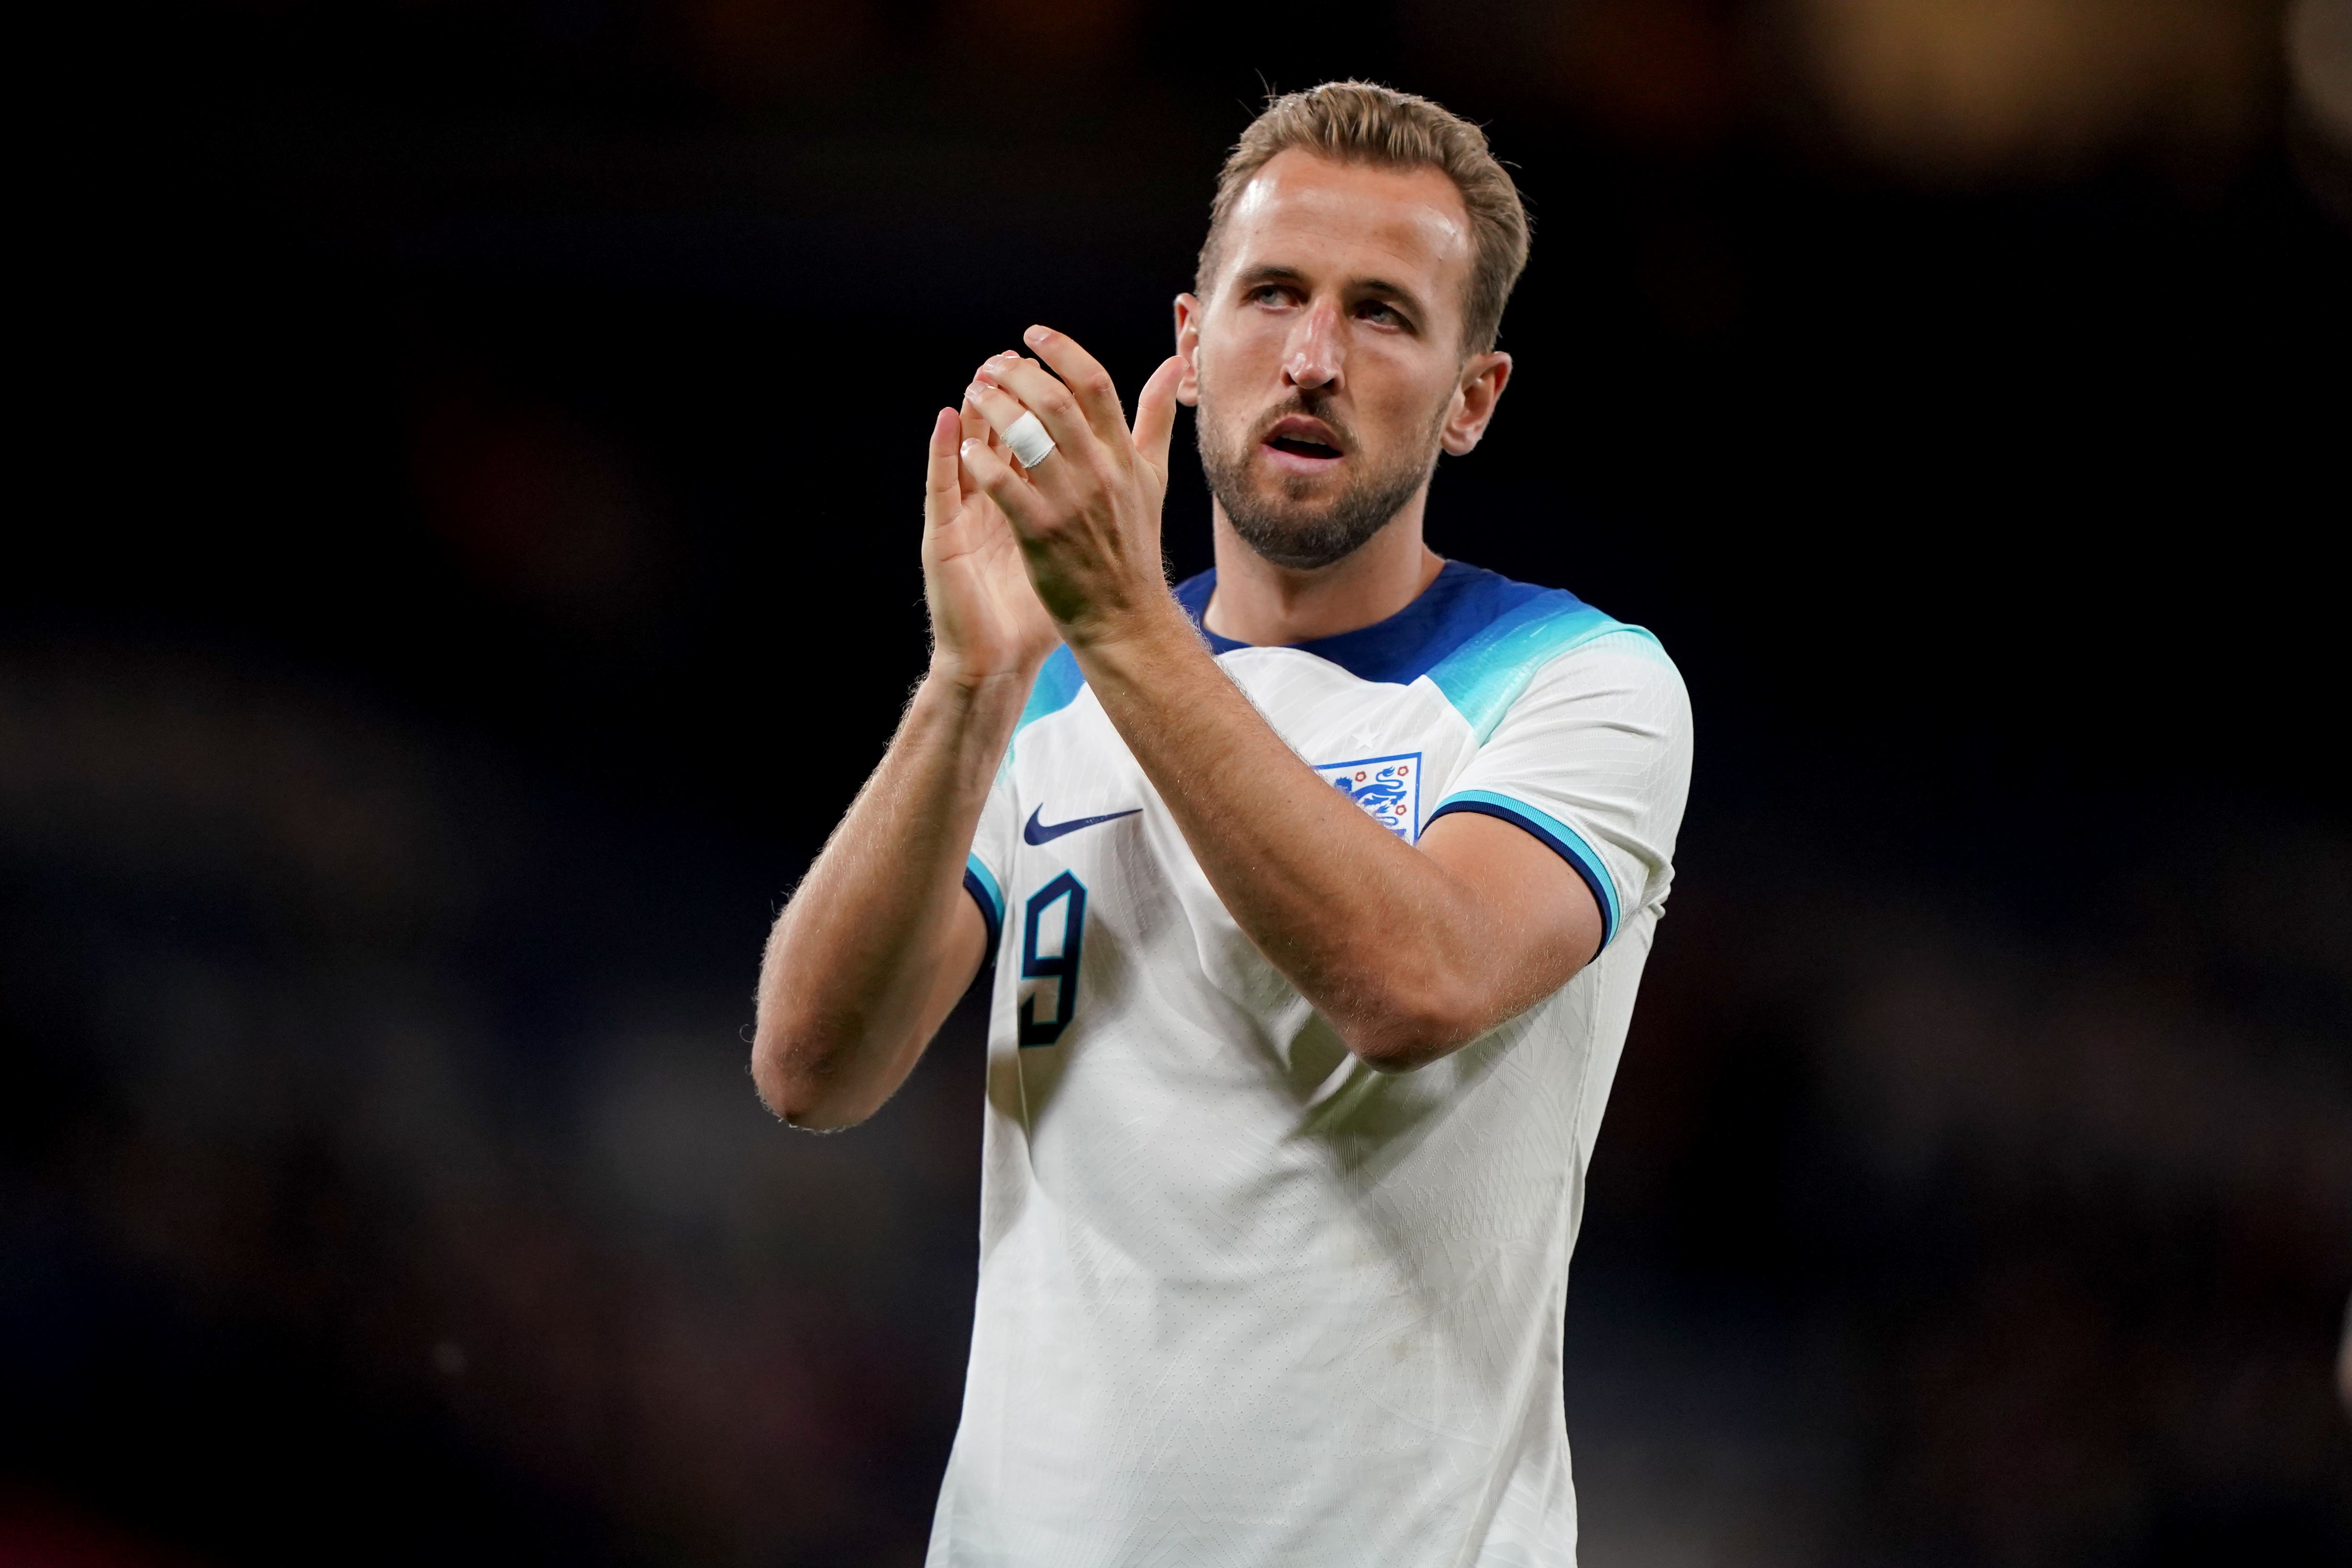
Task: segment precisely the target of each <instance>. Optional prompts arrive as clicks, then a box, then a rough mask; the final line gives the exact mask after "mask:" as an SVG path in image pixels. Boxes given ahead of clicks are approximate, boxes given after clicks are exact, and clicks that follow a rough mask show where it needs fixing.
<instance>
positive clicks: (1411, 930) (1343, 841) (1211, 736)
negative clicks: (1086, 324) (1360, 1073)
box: [962, 332, 1601, 1071]
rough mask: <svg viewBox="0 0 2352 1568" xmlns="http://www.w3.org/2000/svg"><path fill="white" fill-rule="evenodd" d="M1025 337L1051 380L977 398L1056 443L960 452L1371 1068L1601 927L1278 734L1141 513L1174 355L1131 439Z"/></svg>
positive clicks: (1506, 846) (1237, 889) (982, 384)
mask: <svg viewBox="0 0 2352 1568" xmlns="http://www.w3.org/2000/svg"><path fill="white" fill-rule="evenodd" d="M1030 341H1031V343H1032V345H1033V346H1034V347H1035V348H1036V350H1037V351H1038V352H1039V354H1040V355H1041V356H1043V357H1044V358H1045V360H1046V361H1047V362H1048V363H1050V364H1051V365H1052V366H1053V367H1054V369H1055V371H1059V372H1060V374H1061V376H1062V377H1063V381H1056V380H1055V378H1054V377H1053V376H1050V375H1047V374H1046V373H1045V371H1044V370H1043V369H1042V368H1040V367H1038V366H1036V365H1034V364H1030V363H1027V362H1026V361H1019V360H1015V359H1012V358H1009V357H1001V358H1000V359H998V360H995V361H990V363H989V365H988V366H985V367H983V369H982V373H981V376H980V380H979V383H978V384H977V386H976V387H975V392H976V394H977V395H976V400H975V401H976V405H977V406H978V407H980V408H981V410H982V412H983V413H985V414H986V415H987V417H988V419H989V422H990V423H991V424H992V425H994V426H995V427H997V428H998V429H1000V430H1002V429H1005V428H1009V427H1010V425H1011V423H1012V422H1013V420H1014V419H1017V418H1018V417H1019V416H1020V413H1021V412H1022V411H1023V410H1024V409H1025V410H1027V411H1029V412H1033V413H1035V414H1036V415H1037V417H1038V419H1039V420H1040V421H1042V422H1043V423H1045V427H1046V430H1047V432H1048V433H1049V434H1051V435H1052V436H1053V437H1054V440H1055V444H1056V447H1057V452H1056V454H1055V456H1053V457H1050V458H1048V459H1046V460H1045V463H1043V464H1042V465H1040V466H1039V467H1038V468H1037V469H1036V470H1035V471H1034V473H1024V472H1022V471H1019V470H1016V469H1015V468H1013V466H1012V465H1010V464H1009V463H1007V462H1005V461H1004V460H1003V458H1002V457H1001V456H999V455H998V454H997V453H996V452H995V451H993V450H992V449H991V448H990V447H989V446H988V445H987V444H982V443H975V442H967V443H966V444H964V447H963V451H962V459H963V464H964V466H965V469H966V471H967V472H968V473H969V474H970V475H971V476H972V478H973V480H974V482H975V483H977V484H978V485H979V486H981V487H982V488H983V489H985V490H986V491H987V493H988V494H989V495H990V496H992V497H994V498H995V499H996V501H997V503H998V505H999V506H1000V507H1003V510H1004V512H1005V514H1006V515H1007V516H1008V517H1010V518H1011V519H1012V522H1013V529H1014V531H1015V533H1016V534H1017V535H1018V536H1019V538H1020V539H1021V542H1022V547H1023V549H1024V554H1025V557H1026V559H1027V562H1028V567H1029V570H1030V573H1031V575H1032V578H1033V579H1034V581H1035V582H1036V584H1037V591H1038V597H1039V598H1040V600H1041V601H1043V602H1044V603H1045V606H1046V608H1047V609H1048V611H1049V612H1051V613H1052V614H1053V616H1054V619H1055V622H1056V624H1057V625H1058V626H1059V628H1060V631H1061V634H1062V637H1063V640H1064V641H1065V642H1066V643H1068V644H1069V646H1070V650H1071V652H1072V653H1074V654H1075V655H1076V658H1077V661H1078V664H1079V666H1080V668H1082V669H1083V670H1084V671H1085V672H1086V674H1087V684H1088V685H1089V686H1090V687H1091V688H1092V689H1093V690H1094V692H1095V694H1096V695H1097V698H1098V699H1099V700H1100V701H1101V703H1102V705H1103V708H1104V711H1105V712H1106V713H1107V714H1108V716H1109V717H1110V719H1111V722H1112V723H1113V724H1114V725H1115V726H1117V727H1118V731H1119V734H1120V736H1121V737H1123V738H1124V739H1125V740H1126V741H1127V743H1128V746H1129V749H1130V750H1132V751H1133V752H1134V754H1135V757H1136V759H1137V760H1138V762H1139V763H1140V764H1141V765H1142V767H1143V769H1144V771H1145V773H1146V774H1147V775H1149V776H1150V779H1151V781H1152V783H1153V784H1154V785H1155V786H1156V787H1157V788H1158V789H1159V790H1160V796H1161V798H1162V799H1163V800H1166V801H1167V803H1168V806H1169V809H1170V810H1171V812H1173V814H1174V815H1175V818H1176V821H1177V823H1178V825H1179V826H1180V827H1181V829H1182V830H1183V832H1184V836H1185V840H1186V841H1187V842H1188V843H1189V844H1190V845H1191V847H1192V852H1193V854H1194V856H1195V858H1196V859H1198V861H1199V862H1200V864H1201V868H1202V872H1203V873H1206V874H1207V876H1208V878H1209V881H1210V883H1211V884H1212V885H1213V886H1214V887H1215V888H1216V890H1217V893H1218V895H1219V897H1220V898H1222V899H1223V902H1224V904H1225V907H1226V909H1227V910H1228V911H1230V912H1231V913H1232V915H1233V916H1234V920H1235V921H1236V922H1237V923H1238V924H1239V925H1241V927H1242V929H1243V930H1244V932H1246V933H1247V934H1248V936H1249V937H1250V939H1251V940H1252V941H1253V942H1254V943H1255V944H1256V946H1257V947H1258V950H1259V951H1260V952H1262V953H1264V954H1265V956H1266V957H1267V959H1268V960H1269V961H1270V962H1272V963H1273V964H1274V965H1275V966H1276V967H1278V968H1280V969H1281V970H1282V971H1283V973H1284V974H1285V975H1286V976H1287V977H1289V979H1290V980H1291V982H1292V983H1293V984H1294V985H1296V986H1297V988H1298V989H1299V991H1300V993H1301V994H1302V995H1304V996H1305V997H1306V998H1307V1000H1309V1001H1310V1002H1312V1003H1313V1004H1314V1006H1315V1008H1316V1010H1317V1011H1318V1012H1320V1013H1322V1014H1323V1016H1324V1017H1326V1018H1327V1019H1330V1020H1331V1022H1332V1024H1333V1025H1334V1026H1335V1027H1336V1028H1337V1029H1338V1030H1339V1033H1340V1035H1341V1037H1342V1038H1343V1039H1345V1040H1347V1041H1348V1044H1349V1049H1351V1050H1352V1051H1355V1053H1356V1054H1357V1055H1358V1056H1359V1057H1360V1058H1361V1059H1362V1060H1363V1061H1367V1062H1369V1063H1370V1064H1371V1065H1373V1066H1376V1067H1380V1068H1383V1069H1386V1070H1391V1071H1406V1070H1410V1069H1412V1068H1414V1067H1418V1066H1421V1065H1423V1063H1425V1062H1428V1061H1433V1060H1434V1059H1436V1058H1437V1057H1439V1056H1442V1055H1444V1054H1445V1053H1446V1052H1447V1051H1452V1050H1454V1048H1456V1047H1458V1046H1461V1045H1463V1044H1465V1043H1467V1042H1468V1041H1470V1040H1474V1039H1475V1038H1477V1036H1479V1035H1481V1034H1483V1033H1485V1032H1486V1030H1490V1029H1493V1028H1494V1027H1496V1025H1497V1024H1500V1023H1502V1022H1505V1021H1506V1020H1507V1019H1510V1018H1512V1017H1514V1016H1516V1015H1517V1014H1518V1013H1519V1012H1522V1011H1524V1010H1525V1009H1527V1008H1528V1007H1530V1006H1532V1005H1533V1004H1534V1003H1536V1002H1538V1001H1539V1000H1541V999H1542V998H1544V997H1546V996H1549V994H1551V992H1553V991H1555V990H1557V989H1558V988H1559V987H1560V986H1562V985H1564V984H1565V983H1567V981H1568V980H1569V979H1570V977H1573V976H1574V975H1575V973H1576V971H1577V970H1578V969H1580V968H1581V967H1583V966H1584V965H1585V964H1586V963H1587V962H1589V961H1590V960H1591V957H1592V956H1593V954H1594V953H1595V951H1596V950H1597V949H1598V948H1599V946H1600V942H1601V914H1600V911H1599V909H1598V908H1597V907H1596V905H1595V904H1594V903H1593V899H1592V894H1591V892H1590V890H1589V889H1587V888H1586V887H1585V885H1584V883H1582V881H1581V880H1580V879H1579V878H1578V877H1577V875H1576V874H1575V873H1573V872H1572V871H1570V869H1569V868H1568V866H1567V865H1566V864H1564V863H1563V862H1561V861H1560V860H1559V857H1558V856H1557V855H1555V854H1553V853H1552V852H1550V851H1549V849H1546V848H1545V847H1544V846H1542V845H1541V844H1539V843H1538V842H1537V841H1535V840H1533V839H1532V838H1530V837H1528V835H1527V834H1525V833H1523V832H1521V831H1519V830H1517V828H1515V827H1512V826H1510V825H1509V824H1507V823H1503V822H1498V821H1493V820H1491V819H1486V818H1477V817H1469V816H1463V817H1448V818H1446V819H1444V821H1440V822H1438V823H1437V824H1436V825H1435V826H1433V828H1432V829H1431V830H1430V831H1429V832H1428V833H1427V834H1426V835H1424V837H1423V840H1422V841H1421V842H1420V843H1419V844H1418V845H1409V844H1406V843H1404V842H1402V841H1400V840H1399V839H1397V838H1396V837H1395V835H1393V834H1391V833H1390V832H1389V831H1386V830H1385V829H1383V828H1381V826H1379V825H1378V824H1377V823H1375V822H1373V821H1370V819H1369V818H1367V817H1366V816H1365V815H1364V814H1363V813H1362V812H1361V811H1360V810H1357V809H1356V808H1355V807H1353V806H1352V805H1350V804H1349V803H1348V802H1347V801H1344V800H1340V799H1339V795H1338V792H1337V791H1335V790H1334V789H1331V788H1330V786H1328V784H1325V783H1324V782H1323V781H1322V780H1321V779H1318V778H1317V777H1316V775H1315V773H1314V772H1313V770H1312V769H1310V768H1307V765H1306V764H1305V763H1304V762H1302V761H1301V760H1300V759H1299V758H1297V756H1296V755H1295V754H1293V753H1292V751H1291V750H1290V748H1289V747H1288V746H1286V744H1285V743H1284V742H1283V740H1282V738H1281V737H1279V736H1277V735H1276V733H1275V732H1274V730H1273V729H1272V728H1271V727H1269V726H1268V725H1267V724H1266V722H1265V719H1264V718H1263V717H1262V716H1259V714H1258V713H1257V711H1256V710H1255V708H1253V707H1252V706H1250V704H1249V701H1248V699H1247V698H1245V697H1244V695H1242V694H1241V692H1240V691H1239V689H1238V688H1236V687H1235V686H1234V685H1233V683H1232V682H1231V681H1229V680H1227V679H1226V678H1225V676H1224V674H1223V671H1221V670H1220V669H1218V668H1217V666H1216V664H1215V662H1214V660H1213V659H1212V658H1211V657H1210V655H1209V653H1208V650H1207V649H1206V648H1204V647H1203V646H1202V643H1201V641H1200V639H1199V637H1198V636H1197V635H1196V634H1195V633H1194V632H1193V631H1192V626H1191V623H1190V622H1188V621H1187V620H1186V618H1185V617H1184V614H1183V612H1182V611H1181V609H1179V608H1178V607H1177V605H1176V604H1175V603H1174V601H1172V600H1171V598H1170V597H1169V595H1168V592H1167V589H1166V583H1165V580H1164V579H1163V578H1162V577H1161V575H1160V564H1159V563H1160V530H1159V517H1160V499H1161V497H1162V496H1163V495H1164V494H1165V490H1166V473H1167V450H1168V440H1169V434H1170V431H1171V427H1172V424H1173V420H1174V409H1173V385H1174V375H1173V371H1174V368H1175V366H1176V364H1177V361H1170V362H1169V363H1168V364H1166V365H1163V366H1162V367H1161V368H1160V372H1159V373H1158V374H1155V375H1154V376H1153V377H1152V379H1151V382H1150V384H1148V385H1147V386H1146V388H1145V389H1144V392H1143V394H1142V396H1141V398H1140V399H1139V402H1138V404H1137V410H1136V429H1135V434H1133V436H1132V437H1130V436H1129V434H1128V433H1127V429H1126V424H1125V422H1124V421H1123V420H1122V419H1121V418H1120V415H1119V409H1118V398H1117V394H1116V392H1115V391H1114V390H1113V388H1112V387H1111V384H1110V380H1109V377H1108V375H1107V374H1106V373H1105V372H1104V371H1103V370H1102V367H1101V366H1099V365H1098V364H1097V363H1096V362H1095V361H1094V360H1093V359H1092V358H1090V357H1089V356H1087V354H1086V352H1085V351H1084V350H1081V349H1079V348H1078V347H1077V345H1076V344H1075V343H1073V342H1071V341H1070V340H1068V339H1067V338H1065V337H1062V336H1060V335H1059V334H1055V333H1045V332H1038V333H1033V334H1032V336H1031V339H1030ZM1064 381H1066V382H1067V385H1066V386H1065V385H1064V384H1063V382H1064Z"/></svg>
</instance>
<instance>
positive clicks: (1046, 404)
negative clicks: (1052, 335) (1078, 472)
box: [966, 355, 1126, 466]
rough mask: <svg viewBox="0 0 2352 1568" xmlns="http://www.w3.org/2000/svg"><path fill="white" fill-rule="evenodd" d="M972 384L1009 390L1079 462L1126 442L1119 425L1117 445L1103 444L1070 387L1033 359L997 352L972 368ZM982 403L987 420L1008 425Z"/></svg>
mask: <svg viewBox="0 0 2352 1568" xmlns="http://www.w3.org/2000/svg"><path fill="white" fill-rule="evenodd" d="M972 384H973V385H974V386H978V387H983V388H988V389H992V390H994V391H997V392H1003V393H1007V394H1010V395H1011V396H1012V397H1013V398H1014V399H1015V400H1017V402H1018V403H1019V405H1020V406H1021V407H1022V408H1024V409H1026V410H1027V411H1028V412H1029V413H1034V414H1035V415H1036V416H1037V419H1038V421H1039V423H1042V424H1044V425H1045V434H1048V435H1050V436H1052V437H1053V438H1054V444H1055V446H1058V447H1060V448H1061V449H1062V450H1063V451H1064V452H1065V453H1066V454H1068V455H1070V456H1071V457H1072V458H1073V459H1074V460H1076V462H1078V463H1080V464H1084V465H1088V466H1092V465H1094V464H1095V463H1097V461H1098V460H1099V458H1100V457H1101V455H1102V454H1103V453H1104V452H1105V451H1107V450H1108V451H1117V450H1118V447H1121V446H1124V445H1125V444H1126V438H1125V434H1124V429H1123V427H1122V431H1121V434H1120V436H1119V439H1118V446H1111V447H1106V445H1105V444H1104V442H1103V439H1102V437H1100V436H1099V435H1097V434H1095V429H1094V426H1093V425H1092V424H1090V423H1087V416H1086V414H1085V413H1084V412H1083V411H1081V410H1080V409H1079V407H1078V404H1077V400H1076V398H1073V397H1072V396H1071V395H1070V389H1069V388H1067V387H1066V386H1064V385H1063V384H1062V383H1061V382H1058V381H1056V380H1055V379H1054V374H1053V372H1052V371H1048V370H1047V369H1045V366H1043V365H1041V364H1038V363H1037V362H1036V361H1034V360H1024V359H1020V358H1017V357H1014V356H1012V355H999V356H998V357H997V358H995V359H993V360H991V361H988V362H987V363H986V364H983V365H982V366H981V367H980V369H979V371H976V372H974V380H973V383H972ZM966 395H970V394H969V393H967V394H966ZM982 409H983V410H984V411H987V412H989V414H990V417H989V423H991V424H996V427H997V429H998V430H999V431H1000V432H1002V431H1005V430H1009V429H1011V428H1012V426H1011V424H1010V423H1003V424H997V422H996V418H995V414H994V412H993V405H991V404H988V403H982ZM1019 417H1020V415H1019V414H1018V413H1015V414H1014V415H1013V418H1015V419H1018V418H1019Z"/></svg>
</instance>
